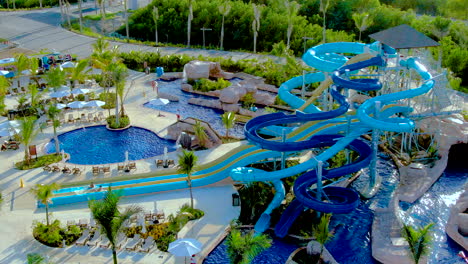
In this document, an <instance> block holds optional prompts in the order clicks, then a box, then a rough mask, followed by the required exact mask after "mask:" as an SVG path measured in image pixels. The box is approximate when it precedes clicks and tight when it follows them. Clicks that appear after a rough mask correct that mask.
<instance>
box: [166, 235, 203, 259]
mask: <svg viewBox="0 0 468 264" xmlns="http://www.w3.org/2000/svg"><path fill="white" fill-rule="evenodd" d="M201 247H202V244H201V243H200V242H199V241H198V240H196V239H193V238H183V239H177V240H176V241H174V242H172V243H170V244H169V249H168V250H167V251H169V253H171V254H172V255H174V256H179V257H190V256H192V255H195V254H197V253H198V252H200V251H201Z"/></svg>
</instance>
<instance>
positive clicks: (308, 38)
mask: <svg viewBox="0 0 468 264" xmlns="http://www.w3.org/2000/svg"><path fill="white" fill-rule="evenodd" d="M302 39H303V40H304V53H305V52H306V42H307V40H312V39H314V38H311V37H302Z"/></svg>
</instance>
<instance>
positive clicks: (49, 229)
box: [33, 220, 63, 247]
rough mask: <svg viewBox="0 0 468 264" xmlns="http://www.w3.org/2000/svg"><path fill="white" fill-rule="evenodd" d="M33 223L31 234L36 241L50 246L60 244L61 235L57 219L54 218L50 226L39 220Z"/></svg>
mask: <svg viewBox="0 0 468 264" xmlns="http://www.w3.org/2000/svg"><path fill="white" fill-rule="evenodd" d="M33 225H34V228H33V235H34V238H35V239H36V240H37V241H39V242H41V243H42V244H44V245H47V246H50V247H59V246H60V245H62V240H63V236H62V234H61V231H62V229H61V227H60V221H59V220H55V221H54V222H52V224H51V225H50V226H47V225H46V224H43V223H41V222H35V223H34V224H33Z"/></svg>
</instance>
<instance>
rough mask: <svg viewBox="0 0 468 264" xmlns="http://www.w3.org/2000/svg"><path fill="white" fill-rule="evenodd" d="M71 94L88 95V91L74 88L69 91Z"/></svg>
mask: <svg viewBox="0 0 468 264" xmlns="http://www.w3.org/2000/svg"><path fill="white" fill-rule="evenodd" d="M71 93H72V94H86V93H89V89H82V88H75V89H73V90H72V91H71Z"/></svg>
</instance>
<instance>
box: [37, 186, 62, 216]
mask: <svg viewBox="0 0 468 264" xmlns="http://www.w3.org/2000/svg"><path fill="white" fill-rule="evenodd" d="M58 189H60V185H59V184H58V183H56V182H54V183H51V184H36V187H34V188H32V189H31V192H32V193H33V194H34V195H35V196H36V199H37V200H39V201H40V202H41V203H42V204H43V205H45V210H46V222H47V225H50V224H49V204H50V203H51V202H52V200H51V198H52V196H53V192H54V191H55V190H58Z"/></svg>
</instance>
